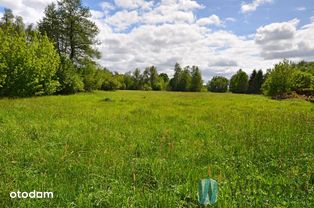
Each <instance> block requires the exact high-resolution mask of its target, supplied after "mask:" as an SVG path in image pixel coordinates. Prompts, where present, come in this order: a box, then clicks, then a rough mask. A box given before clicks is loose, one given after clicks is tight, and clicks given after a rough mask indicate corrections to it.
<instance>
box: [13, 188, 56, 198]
mask: <svg viewBox="0 0 314 208" xmlns="http://www.w3.org/2000/svg"><path fill="white" fill-rule="evenodd" d="M10 198H11V199H16V198H19V199H26V198H31V199H43V198H51V199H52V198H53V192H42V191H35V190H34V191H31V192H21V191H16V192H14V191H12V192H10Z"/></svg>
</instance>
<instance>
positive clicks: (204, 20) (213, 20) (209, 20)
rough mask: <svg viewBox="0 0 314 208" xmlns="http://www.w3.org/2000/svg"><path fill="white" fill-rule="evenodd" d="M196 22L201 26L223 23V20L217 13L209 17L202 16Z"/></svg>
mask: <svg viewBox="0 0 314 208" xmlns="http://www.w3.org/2000/svg"><path fill="white" fill-rule="evenodd" d="M196 24H198V25H200V26H206V25H221V24H222V22H221V20H220V18H219V17H218V16H217V15H214V14H213V15H211V16H209V17H205V18H201V19H199V20H197V22H196Z"/></svg>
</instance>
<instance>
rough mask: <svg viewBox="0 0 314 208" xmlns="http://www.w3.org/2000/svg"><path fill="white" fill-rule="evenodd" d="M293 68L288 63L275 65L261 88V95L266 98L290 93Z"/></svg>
mask: <svg viewBox="0 0 314 208" xmlns="http://www.w3.org/2000/svg"><path fill="white" fill-rule="evenodd" d="M293 72H294V68H293V67H292V65H291V64H290V63H289V62H288V61H283V62H281V63H279V64H276V65H275V68H274V69H273V70H272V71H270V73H269V75H268V76H267V79H266V81H265V83H264V84H263V86H262V90H263V93H264V94H265V95H268V96H277V95H283V94H285V93H289V92H291V88H292V75H293Z"/></svg>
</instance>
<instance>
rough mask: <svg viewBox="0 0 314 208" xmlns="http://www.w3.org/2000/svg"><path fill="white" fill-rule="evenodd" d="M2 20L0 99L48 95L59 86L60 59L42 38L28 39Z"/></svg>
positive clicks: (12, 25) (49, 43)
mask: <svg viewBox="0 0 314 208" xmlns="http://www.w3.org/2000/svg"><path fill="white" fill-rule="evenodd" d="M12 18H13V17H12ZM20 29H21V28H19V29H17V25H16V24H15V23H13V22H11V21H10V20H8V19H4V18H3V21H2V23H1V27H0V42H1V44H0V95H2V96H21V97H25V96H32V95H51V94H53V93H55V92H56V91H57V88H58V87H59V82H58V79H57V77H56V72H57V70H58V67H59V63H60V59H59V56H58V54H57V52H56V51H55V49H54V46H53V44H52V43H51V42H50V41H49V40H48V38H47V37H46V36H45V35H44V36H42V35H40V34H38V33H34V34H33V35H32V36H28V35H27V34H26V32H25V31H23V30H20Z"/></svg>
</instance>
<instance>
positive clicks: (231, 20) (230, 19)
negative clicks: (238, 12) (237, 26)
mask: <svg viewBox="0 0 314 208" xmlns="http://www.w3.org/2000/svg"><path fill="white" fill-rule="evenodd" d="M236 21H237V20H236V19H235V18H233V17H227V18H226V22H236Z"/></svg>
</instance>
